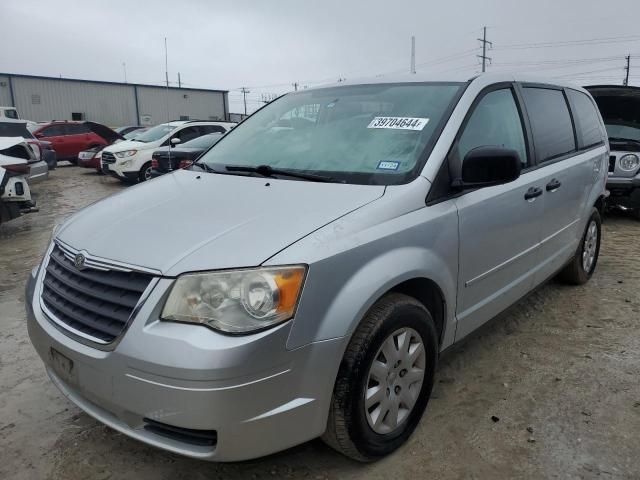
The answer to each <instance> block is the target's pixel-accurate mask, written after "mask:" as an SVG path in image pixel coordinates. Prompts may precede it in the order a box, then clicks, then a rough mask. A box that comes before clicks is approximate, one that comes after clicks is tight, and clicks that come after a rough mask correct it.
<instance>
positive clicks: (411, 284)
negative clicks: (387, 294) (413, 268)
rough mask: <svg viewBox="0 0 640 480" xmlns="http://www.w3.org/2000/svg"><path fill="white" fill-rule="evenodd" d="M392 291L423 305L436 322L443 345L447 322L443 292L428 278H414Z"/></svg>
mask: <svg viewBox="0 0 640 480" xmlns="http://www.w3.org/2000/svg"><path fill="white" fill-rule="evenodd" d="M390 291H392V292H398V293H403V294H405V295H408V296H410V297H413V298H415V299H416V300H418V301H419V302H420V303H422V304H423V305H424V306H425V307H426V308H427V310H429V313H431V316H432V317H433V320H434V321H435V322H436V330H437V332H438V341H439V342H440V343H442V334H443V332H444V322H445V301H444V295H442V290H440V287H438V285H437V284H436V283H435V282H434V281H433V280H429V279H428V278H413V279H411V280H406V281H404V282H402V283H401V284H399V285H396V286H395V287H393V288H392V289H391V290H390Z"/></svg>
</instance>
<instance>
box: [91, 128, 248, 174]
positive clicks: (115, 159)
mask: <svg viewBox="0 0 640 480" xmlns="http://www.w3.org/2000/svg"><path fill="white" fill-rule="evenodd" d="M235 126H236V124H235V123H231V122H205V121H198V120H185V121H175V122H168V123H162V124H160V125H157V126H155V127H153V128H150V129H149V130H147V131H146V132H144V133H142V134H140V135H139V136H137V137H136V138H135V139H134V140H126V141H124V142H118V143H116V144H113V145H110V146H108V147H106V148H105V149H104V150H103V151H102V171H103V172H104V173H109V174H110V175H113V176H114V177H116V178H119V179H120V180H122V181H126V182H135V183H137V182H144V181H145V180H149V179H150V178H151V156H152V155H153V152H154V151H155V150H156V149H157V148H159V147H168V146H173V145H175V144H177V143H184V142H187V141H189V140H193V139H194V138H197V137H200V136H202V135H206V134H208V133H215V132H219V133H226V132H227V131H229V130H231V129H232V128H233V127H235Z"/></svg>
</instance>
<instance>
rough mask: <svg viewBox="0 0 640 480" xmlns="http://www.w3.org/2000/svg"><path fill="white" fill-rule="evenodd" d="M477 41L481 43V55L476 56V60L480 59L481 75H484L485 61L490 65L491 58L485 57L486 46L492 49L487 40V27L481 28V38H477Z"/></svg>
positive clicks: (491, 44) (485, 69)
mask: <svg viewBox="0 0 640 480" xmlns="http://www.w3.org/2000/svg"><path fill="white" fill-rule="evenodd" d="M478 41H479V42H480V43H482V55H478V58H481V59H482V73H484V72H486V71H487V61H489V63H491V58H490V57H487V45H489V47H491V48H492V47H493V43H491V42H490V41H488V40H487V27H482V38H479V39H478Z"/></svg>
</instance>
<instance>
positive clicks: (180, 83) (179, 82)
mask: <svg viewBox="0 0 640 480" xmlns="http://www.w3.org/2000/svg"><path fill="white" fill-rule="evenodd" d="M178 88H182V82H181V81H180V72H178Z"/></svg>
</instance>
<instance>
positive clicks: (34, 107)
mask: <svg viewBox="0 0 640 480" xmlns="http://www.w3.org/2000/svg"><path fill="white" fill-rule="evenodd" d="M11 80H12V82H11V84H12V86H13V96H14V98H15V103H16V105H15V106H16V107H17V109H18V113H19V114H20V116H21V118H24V119H27V120H34V121H36V122H40V121H47V120H72V113H74V112H77V113H81V114H83V119H84V120H91V121H94V122H99V123H103V124H105V125H110V126H113V127H116V126H121V125H136V124H139V123H140V124H143V125H156V124H158V123H162V122H165V121H166V120H167V99H168V103H169V117H170V119H171V120H177V119H179V118H180V117H181V116H184V117H188V118H189V119H192V120H193V119H201V120H225V117H226V112H227V101H228V100H227V98H226V96H227V95H226V93H224V92H215V91H204V90H190V89H188V88H182V89H175V88H170V89H169V91H168V92H167V91H166V89H164V88H162V87H153V86H144V85H138V86H134V85H127V84H117V83H114V84H111V83H100V82H90V81H73V80H68V79H67V80H65V79H57V78H46V77H43V78H38V77H23V76H14V75H11ZM5 84H6V85H5ZM136 89H137V92H138V108H139V113H140V119H138V118H136V94H135V92H136ZM11 103H12V102H11V94H10V90H9V78H8V75H0V105H11Z"/></svg>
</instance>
